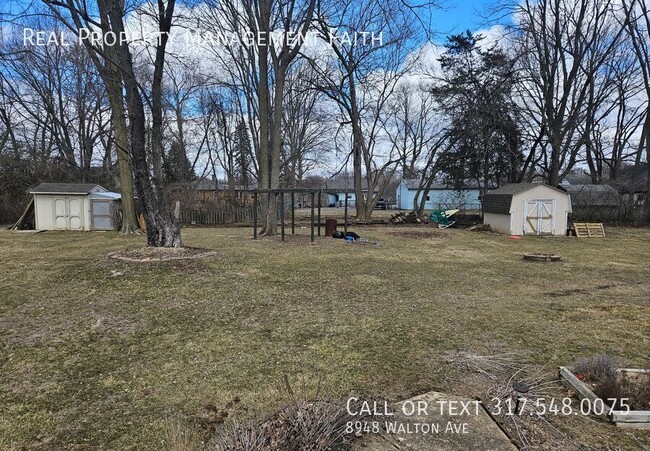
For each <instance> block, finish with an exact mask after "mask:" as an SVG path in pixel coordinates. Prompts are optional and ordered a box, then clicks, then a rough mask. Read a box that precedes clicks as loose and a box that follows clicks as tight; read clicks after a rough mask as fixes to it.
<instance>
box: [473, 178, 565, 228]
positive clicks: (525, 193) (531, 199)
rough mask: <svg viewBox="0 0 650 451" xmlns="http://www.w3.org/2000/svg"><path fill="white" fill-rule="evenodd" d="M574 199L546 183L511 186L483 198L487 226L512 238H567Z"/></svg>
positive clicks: (484, 219) (489, 193)
mask: <svg viewBox="0 0 650 451" xmlns="http://www.w3.org/2000/svg"><path fill="white" fill-rule="evenodd" d="M569 213H571V196H570V195H569V194H568V193H567V192H566V191H564V190H561V189H558V188H553V187H552V186H549V185H546V184H543V183H511V184H509V185H505V186H503V187H501V188H498V189H496V190H493V191H490V192H488V193H487V194H486V195H485V196H484V197H483V223H484V224H489V225H490V227H491V228H492V230H494V231H496V232H500V233H505V234H508V235H566V232H567V226H568V215H569Z"/></svg>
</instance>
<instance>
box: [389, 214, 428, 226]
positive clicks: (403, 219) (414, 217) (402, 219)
mask: <svg viewBox="0 0 650 451" xmlns="http://www.w3.org/2000/svg"><path fill="white" fill-rule="evenodd" d="M426 222H427V221H426V220H423V219H420V217H419V216H418V214H417V213H416V212H414V211H409V212H408V213H407V212H405V211H400V212H399V213H396V214H394V215H393V216H391V218H390V223H391V224H423V223H426Z"/></svg>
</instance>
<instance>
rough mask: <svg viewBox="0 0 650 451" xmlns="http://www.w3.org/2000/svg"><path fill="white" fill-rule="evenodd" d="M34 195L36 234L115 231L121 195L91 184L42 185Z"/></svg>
mask: <svg viewBox="0 0 650 451" xmlns="http://www.w3.org/2000/svg"><path fill="white" fill-rule="evenodd" d="M30 192H31V194H33V195H34V222H35V229H36V230H116V229H117V228H118V226H119V220H118V207H119V205H118V203H119V200H120V194H119V193H113V192H110V191H108V190H107V189H106V188H103V187H102V186H99V185H94V184H88V183H41V184H40V185H38V186H37V187H35V188H34V189H33V190H31V191H30Z"/></svg>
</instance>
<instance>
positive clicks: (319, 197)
mask: <svg viewBox="0 0 650 451" xmlns="http://www.w3.org/2000/svg"><path fill="white" fill-rule="evenodd" d="M322 195H323V192H322V191H319V192H318V236H320V205H321V203H322V202H321V200H322Z"/></svg>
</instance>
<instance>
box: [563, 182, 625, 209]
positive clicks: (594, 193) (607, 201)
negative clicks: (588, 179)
mask: <svg viewBox="0 0 650 451" xmlns="http://www.w3.org/2000/svg"><path fill="white" fill-rule="evenodd" d="M560 186H561V187H562V188H564V189H565V190H566V191H567V193H569V194H570V195H571V203H572V205H573V208H574V210H575V209H577V208H589V209H604V210H618V208H619V207H620V206H621V195H620V194H619V193H618V191H616V190H615V189H614V188H612V187H611V186H609V185H588V184H587V185H573V184H571V183H566V182H565V183H562V184H561V185H560Z"/></svg>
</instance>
